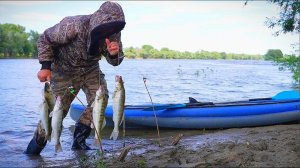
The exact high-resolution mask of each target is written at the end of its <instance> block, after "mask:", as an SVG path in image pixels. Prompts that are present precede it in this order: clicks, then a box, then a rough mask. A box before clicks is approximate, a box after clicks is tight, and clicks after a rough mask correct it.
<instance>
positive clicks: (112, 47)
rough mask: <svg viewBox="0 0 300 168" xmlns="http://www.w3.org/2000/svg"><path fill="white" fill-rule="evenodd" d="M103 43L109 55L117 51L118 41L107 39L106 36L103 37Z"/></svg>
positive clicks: (115, 53) (114, 54)
mask: <svg viewBox="0 0 300 168" xmlns="http://www.w3.org/2000/svg"><path fill="white" fill-rule="evenodd" d="M105 43H106V46H107V51H108V52H109V54H110V55H113V56H116V55H117V54H118V53H119V43H118V42H114V41H112V42H111V41H109V39H108V38H106V39H105Z"/></svg>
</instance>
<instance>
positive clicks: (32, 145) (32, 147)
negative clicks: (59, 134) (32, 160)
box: [24, 138, 47, 155]
mask: <svg viewBox="0 0 300 168" xmlns="http://www.w3.org/2000/svg"><path fill="white" fill-rule="evenodd" d="M46 144H47V141H45V143H44V144H42V145H39V144H38V143H37V142H36V139H35V138H32V139H31V141H30V142H29V144H28V146H27V149H26V151H24V153H25V154H28V155H40V153H41V151H42V150H43V149H44V147H45V146H46Z"/></svg>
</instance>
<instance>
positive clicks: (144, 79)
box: [143, 77, 161, 146]
mask: <svg viewBox="0 0 300 168" xmlns="http://www.w3.org/2000/svg"><path fill="white" fill-rule="evenodd" d="M146 79H147V78H145V77H143V81H144V85H145V88H146V90H147V92H148V95H149V98H150V101H151V104H152V109H153V113H154V118H155V124H156V129H157V136H158V145H159V146H161V143H160V134H159V127H158V122H157V117H156V112H155V108H154V104H153V101H152V98H151V95H150V92H149V90H148V87H147V85H146Z"/></svg>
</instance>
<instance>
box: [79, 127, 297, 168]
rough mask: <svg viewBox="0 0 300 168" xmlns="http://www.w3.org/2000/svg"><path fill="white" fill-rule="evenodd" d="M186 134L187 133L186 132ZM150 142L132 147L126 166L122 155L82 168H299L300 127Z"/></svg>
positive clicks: (230, 131) (91, 161)
mask: <svg viewBox="0 0 300 168" xmlns="http://www.w3.org/2000/svg"><path fill="white" fill-rule="evenodd" d="M183 134H184V131H183ZM157 142H158V141H157V139H149V140H147V141H146V142H145V143H143V144H141V145H134V146H130V144H128V145H127V146H130V147H131V150H130V151H129V153H128V155H127V156H126V158H125V161H124V162H120V161H117V160H118V159H117V158H118V155H119V153H116V154H115V155H110V156H108V155H106V156H105V157H104V159H102V160H101V159H98V158H99V157H95V156H94V159H91V158H90V159H88V160H89V161H88V162H81V163H80V166H81V167H299V166H300V124H291V125H275V126H265V127H253V128H233V129H226V130H219V131H215V132H213V133H204V134H201V135H194V136H183V138H182V139H181V141H180V142H179V143H178V144H177V145H176V146H173V145H171V143H172V137H170V138H162V139H161V147H159V146H158V143H157Z"/></svg>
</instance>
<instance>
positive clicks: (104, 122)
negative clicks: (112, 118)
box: [101, 117, 106, 130]
mask: <svg viewBox="0 0 300 168" xmlns="http://www.w3.org/2000/svg"><path fill="white" fill-rule="evenodd" d="M105 125H106V119H105V117H104V120H103V123H102V127H101V130H102V129H104V127H105Z"/></svg>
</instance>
